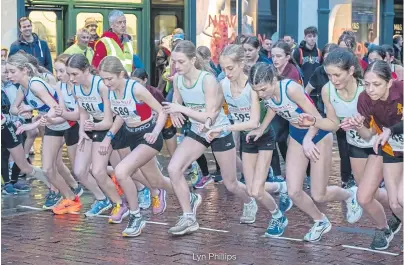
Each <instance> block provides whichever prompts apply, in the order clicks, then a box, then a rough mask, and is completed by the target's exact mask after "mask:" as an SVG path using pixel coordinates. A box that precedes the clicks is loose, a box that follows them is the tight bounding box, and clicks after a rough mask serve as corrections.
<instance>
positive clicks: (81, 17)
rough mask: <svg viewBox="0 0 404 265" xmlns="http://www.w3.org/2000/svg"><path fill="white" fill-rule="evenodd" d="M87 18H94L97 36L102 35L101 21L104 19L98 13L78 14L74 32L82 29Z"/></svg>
mask: <svg viewBox="0 0 404 265" xmlns="http://www.w3.org/2000/svg"><path fill="white" fill-rule="evenodd" d="M88 18H94V19H95V20H96V21H97V34H98V36H101V35H102V33H103V32H102V28H103V20H104V17H103V16H102V14H100V13H79V14H77V17H76V31H77V30H79V29H81V28H84V26H85V21H86V19H88Z"/></svg>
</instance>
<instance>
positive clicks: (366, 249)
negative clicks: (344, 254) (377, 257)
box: [342, 245, 399, 256]
mask: <svg viewBox="0 0 404 265" xmlns="http://www.w3.org/2000/svg"><path fill="white" fill-rule="evenodd" d="M342 246H343V247H344V248H351V249H357V250H363V251H369V252H375V253H380V254H386V255H390V256H398V255H399V254H398V253H393V252H388V251H381V250H375V249H370V248H363V247H357V246H350V245H342Z"/></svg>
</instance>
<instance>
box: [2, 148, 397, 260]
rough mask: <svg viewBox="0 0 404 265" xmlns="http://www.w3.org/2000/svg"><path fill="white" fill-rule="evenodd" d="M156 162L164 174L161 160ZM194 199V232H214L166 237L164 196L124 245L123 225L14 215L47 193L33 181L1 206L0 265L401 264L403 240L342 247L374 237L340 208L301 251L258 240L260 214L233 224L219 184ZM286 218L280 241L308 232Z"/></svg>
mask: <svg viewBox="0 0 404 265" xmlns="http://www.w3.org/2000/svg"><path fill="white" fill-rule="evenodd" d="M36 144H37V143H36ZM36 150H39V148H37V149H36ZM334 156H335V157H336V156H338V154H337V153H336V154H334ZM35 158H36V160H35V163H40V160H39V159H38V155H36V157H35ZM160 158H161V159H160V160H161V161H162V164H163V165H164V166H165V165H166V164H167V159H164V158H162V157H160ZM208 159H211V156H210V155H209V156H208ZM211 164H212V163H211ZM338 171H339V165H338V164H337V162H335V163H334V165H333V172H334V174H335V175H334V176H331V178H330V182H331V183H338V178H339V173H337V172H338ZM198 192H199V193H200V194H201V195H202V197H203V203H202V205H201V207H200V208H199V211H198V220H199V224H200V226H201V227H202V228H209V229H216V230H215V231H211V230H204V229H200V230H198V231H197V232H196V233H194V234H191V235H187V236H183V237H173V236H170V235H169V234H168V233H167V230H168V228H169V226H170V225H173V224H174V223H175V222H176V220H177V217H178V216H179V215H180V214H181V210H180V207H179V204H178V202H177V200H176V198H175V197H174V196H173V195H169V196H168V202H169V205H168V207H167V211H166V212H165V213H164V214H163V215H161V216H153V215H151V212H150V210H146V211H144V212H142V213H143V214H144V216H145V218H146V219H147V220H148V221H150V222H154V223H148V224H147V225H146V227H145V229H144V230H143V233H142V235H141V236H140V237H137V238H123V237H121V231H122V230H123V229H124V228H125V226H126V220H125V221H124V222H123V223H122V224H116V225H111V224H108V223H107V219H106V218H102V217H93V218H85V217H84V216H83V215H82V214H81V215H63V216H55V215H53V214H51V213H50V212H44V211H32V210H21V209H20V210H18V209H17V208H16V207H17V205H30V206H34V207H40V206H41V205H42V203H43V199H44V194H45V193H46V190H45V189H44V187H43V185H41V184H40V183H38V182H37V181H34V182H33V190H32V191H31V192H30V193H29V194H26V195H18V196H3V198H2V218H1V222H2V225H1V228H2V231H1V233H2V235H1V236H2V237H1V256H2V257H1V264H18V265H19V264H36V265H47V264H49V265H62V264H65V265H76V264H77V265H78V264H100V265H107V264H111V265H121V264H122V265H124V264H125V265H126V264H164V265H166V264H167V265H170V264H267V265H268V264H269V265H278V264H285V265H293V264H318V265H324V264H333V265H337V264H341V265H342V264H343V265H346V264H354V265H356V264H363V265H373V264H374V265H375V264H385V265H396V264H397V265H398V264H403V256H402V253H401V251H400V247H401V246H402V232H400V233H398V234H397V235H396V237H395V238H394V240H393V241H392V243H391V247H390V248H389V249H388V250H387V251H388V252H391V253H397V254H399V255H398V256H391V255H387V254H380V253H373V252H366V251H362V250H356V249H349V248H345V247H343V246H342V245H354V246H358V247H367V246H369V244H370V243H371V240H372V236H371V233H372V231H373V229H372V221H371V220H369V218H368V217H367V216H366V215H364V216H363V217H362V219H361V220H360V221H359V222H358V223H356V224H354V225H351V224H348V223H347V222H345V221H344V213H345V209H344V207H343V204H342V203H328V204H323V205H321V206H320V209H321V210H322V211H323V212H324V213H325V214H326V215H327V216H328V217H329V219H330V220H331V222H332V224H333V229H332V230H331V232H330V233H328V234H326V235H325V236H324V237H323V239H322V241H321V242H317V243H306V242H300V241H291V240H285V239H272V238H266V237H263V234H264V232H265V228H266V227H267V223H268V218H269V215H268V214H267V213H266V212H265V211H263V210H262V208H261V210H259V212H258V215H257V222H256V223H255V224H252V225H241V224H239V216H240V215H241V213H242V203H241V202H240V201H239V200H238V199H237V198H235V197H234V196H233V195H232V194H229V192H227V191H226V189H225V187H224V186H223V185H222V184H219V185H213V184H211V185H209V186H207V187H206V188H205V189H204V190H198ZM92 200H93V199H92V197H91V195H90V194H89V193H88V192H85V193H84V195H83V196H82V201H83V204H84V209H88V207H89V206H90V204H91V203H92ZM82 212H84V210H83V211H82ZM388 215H390V213H388ZM287 216H288V218H289V226H288V228H287V230H286V232H285V234H284V235H283V236H284V237H288V238H292V239H301V238H303V236H304V234H305V233H306V232H307V231H308V230H309V229H310V227H311V225H312V223H311V221H310V219H309V218H308V217H307V216H306V215H305V214H303V213H302V212H301V211H300V210H298V209H297V208H296V207H293V208H292V209H291V210H290V211H289V212H288V213H287ZM198 259H199V261H198Z"/></svg>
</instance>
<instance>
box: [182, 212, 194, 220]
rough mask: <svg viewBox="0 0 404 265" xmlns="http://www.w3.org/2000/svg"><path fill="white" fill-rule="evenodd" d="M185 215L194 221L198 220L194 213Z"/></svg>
mask: <svg viewBox="0 0 404 265" xmlns="http://www.w3.org/2000/svg"><path fill="white" fill-rule="evenodd" d="M184 216H185V217H188V218H191V219H192V220H193V221H195V220H196V216H195V214H194V213H184Z"/></svg>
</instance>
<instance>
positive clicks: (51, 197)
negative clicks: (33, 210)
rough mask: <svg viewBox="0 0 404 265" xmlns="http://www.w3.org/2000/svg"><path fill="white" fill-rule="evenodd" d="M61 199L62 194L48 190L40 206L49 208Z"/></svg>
mask: <svg viewBox="0 0 404 265" xmlns="http://www.w3.org/2000/svg"><path fill="white" fill-rule="evenodd" d="M62 200H63V198H62V195H61V194H60V193H56V192H54V191H49V193H48V194H47V195H46V197H45V204H44V205H43V206H42V208H44V209H47V210H51V209H53V208H54V207H55V206H56V205H58V204H59V203H60V202H61V201H62Z"/></svg>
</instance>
